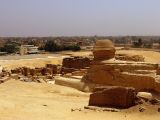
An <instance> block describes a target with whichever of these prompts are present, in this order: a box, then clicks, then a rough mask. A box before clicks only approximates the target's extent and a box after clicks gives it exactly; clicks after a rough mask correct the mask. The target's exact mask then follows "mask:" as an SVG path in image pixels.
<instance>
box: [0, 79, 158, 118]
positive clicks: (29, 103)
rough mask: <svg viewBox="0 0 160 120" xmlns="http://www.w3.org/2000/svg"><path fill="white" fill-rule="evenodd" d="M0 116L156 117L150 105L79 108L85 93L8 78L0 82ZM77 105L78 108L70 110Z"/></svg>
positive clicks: (84, 99) (84, 102) (155, 109)
mask: <svg viewBox="0 0 160 120" xmlns="http://www.w3.org/2000/svg"><path fill="white" fill-rule="evenodd" d="M0 98H1V99H0V120H110V119H112V120H152V119H153V120H159V118H160V113H158V112H157V108H156V107H154V106H147V105H146V106H145V109H146V111H144V112H142V113H141V112H139V111H138V109H139V106H136V107H132V108H130V109H128V110H122V111H120V112H96V111H92V110H85V109H83V107H84V106H86V105H88V98H89V94H86V93H82V92H79V91H77V90H75V89H72V88H67V87H62V86H58V85H49V84H38V83H25V82H20V81H15V80H10V81H8V82H6V83H4V84H1V85H0ZM71 109H81V110H82V111H73V112H72V111H71Z"/></svg>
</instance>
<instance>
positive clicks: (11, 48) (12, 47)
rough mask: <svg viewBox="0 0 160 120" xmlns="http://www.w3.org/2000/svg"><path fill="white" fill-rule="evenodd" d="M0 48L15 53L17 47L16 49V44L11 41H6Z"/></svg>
mask: <svg viewBox="0 0 160 120" xmlns="http://www.w3.org/2000/svg"><path fill="white" fill-rule="evenodd" d="M0 50H1V51H2V52H8V53H15V52H17V51H18V50H19V49H18V47H17V45H15V44H11V43H7V44H5V45H4V46H3V47H2V48H1V49H0Z"/></svg>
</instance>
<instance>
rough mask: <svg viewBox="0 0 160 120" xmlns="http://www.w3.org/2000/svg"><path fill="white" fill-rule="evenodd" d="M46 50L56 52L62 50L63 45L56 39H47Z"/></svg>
mask: <svg viewBox="0 0 160 120" xmlns="http://www.w3.org/2000/svg"><path fill="white" fill-rule="evenodd" d="M44 50H45V51H49V52H55V51H60V50H61V47H60V46H59V45H57V44H56V43H55V42H54V41H47V43H46V44H45V46H44Z"/></svg>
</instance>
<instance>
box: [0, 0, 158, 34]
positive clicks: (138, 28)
mask: <svg viewBox="0 0 160 120" xmlns="http://www.w3.org/2000/svg"><path fill="white" fill-rule="evenodd" d="M77 35H85V36H86V35H106V36H107V35H160V0H0V36H77Z"/></svg>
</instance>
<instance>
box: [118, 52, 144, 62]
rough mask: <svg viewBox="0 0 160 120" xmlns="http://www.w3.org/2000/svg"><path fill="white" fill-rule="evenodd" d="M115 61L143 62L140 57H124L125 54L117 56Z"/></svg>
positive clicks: (142, 58)
mask: <svg viewBox="0 0 160 120" xmlns="http://www.w3.org/2000/svg"><path fill="white" fill-rule="evenodd" d="M115 59H116V60H123V61H135V62H144V59H145V58H144V57H143V56H142V55H126V54H117V55H116V56H115Z"/></svg>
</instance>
